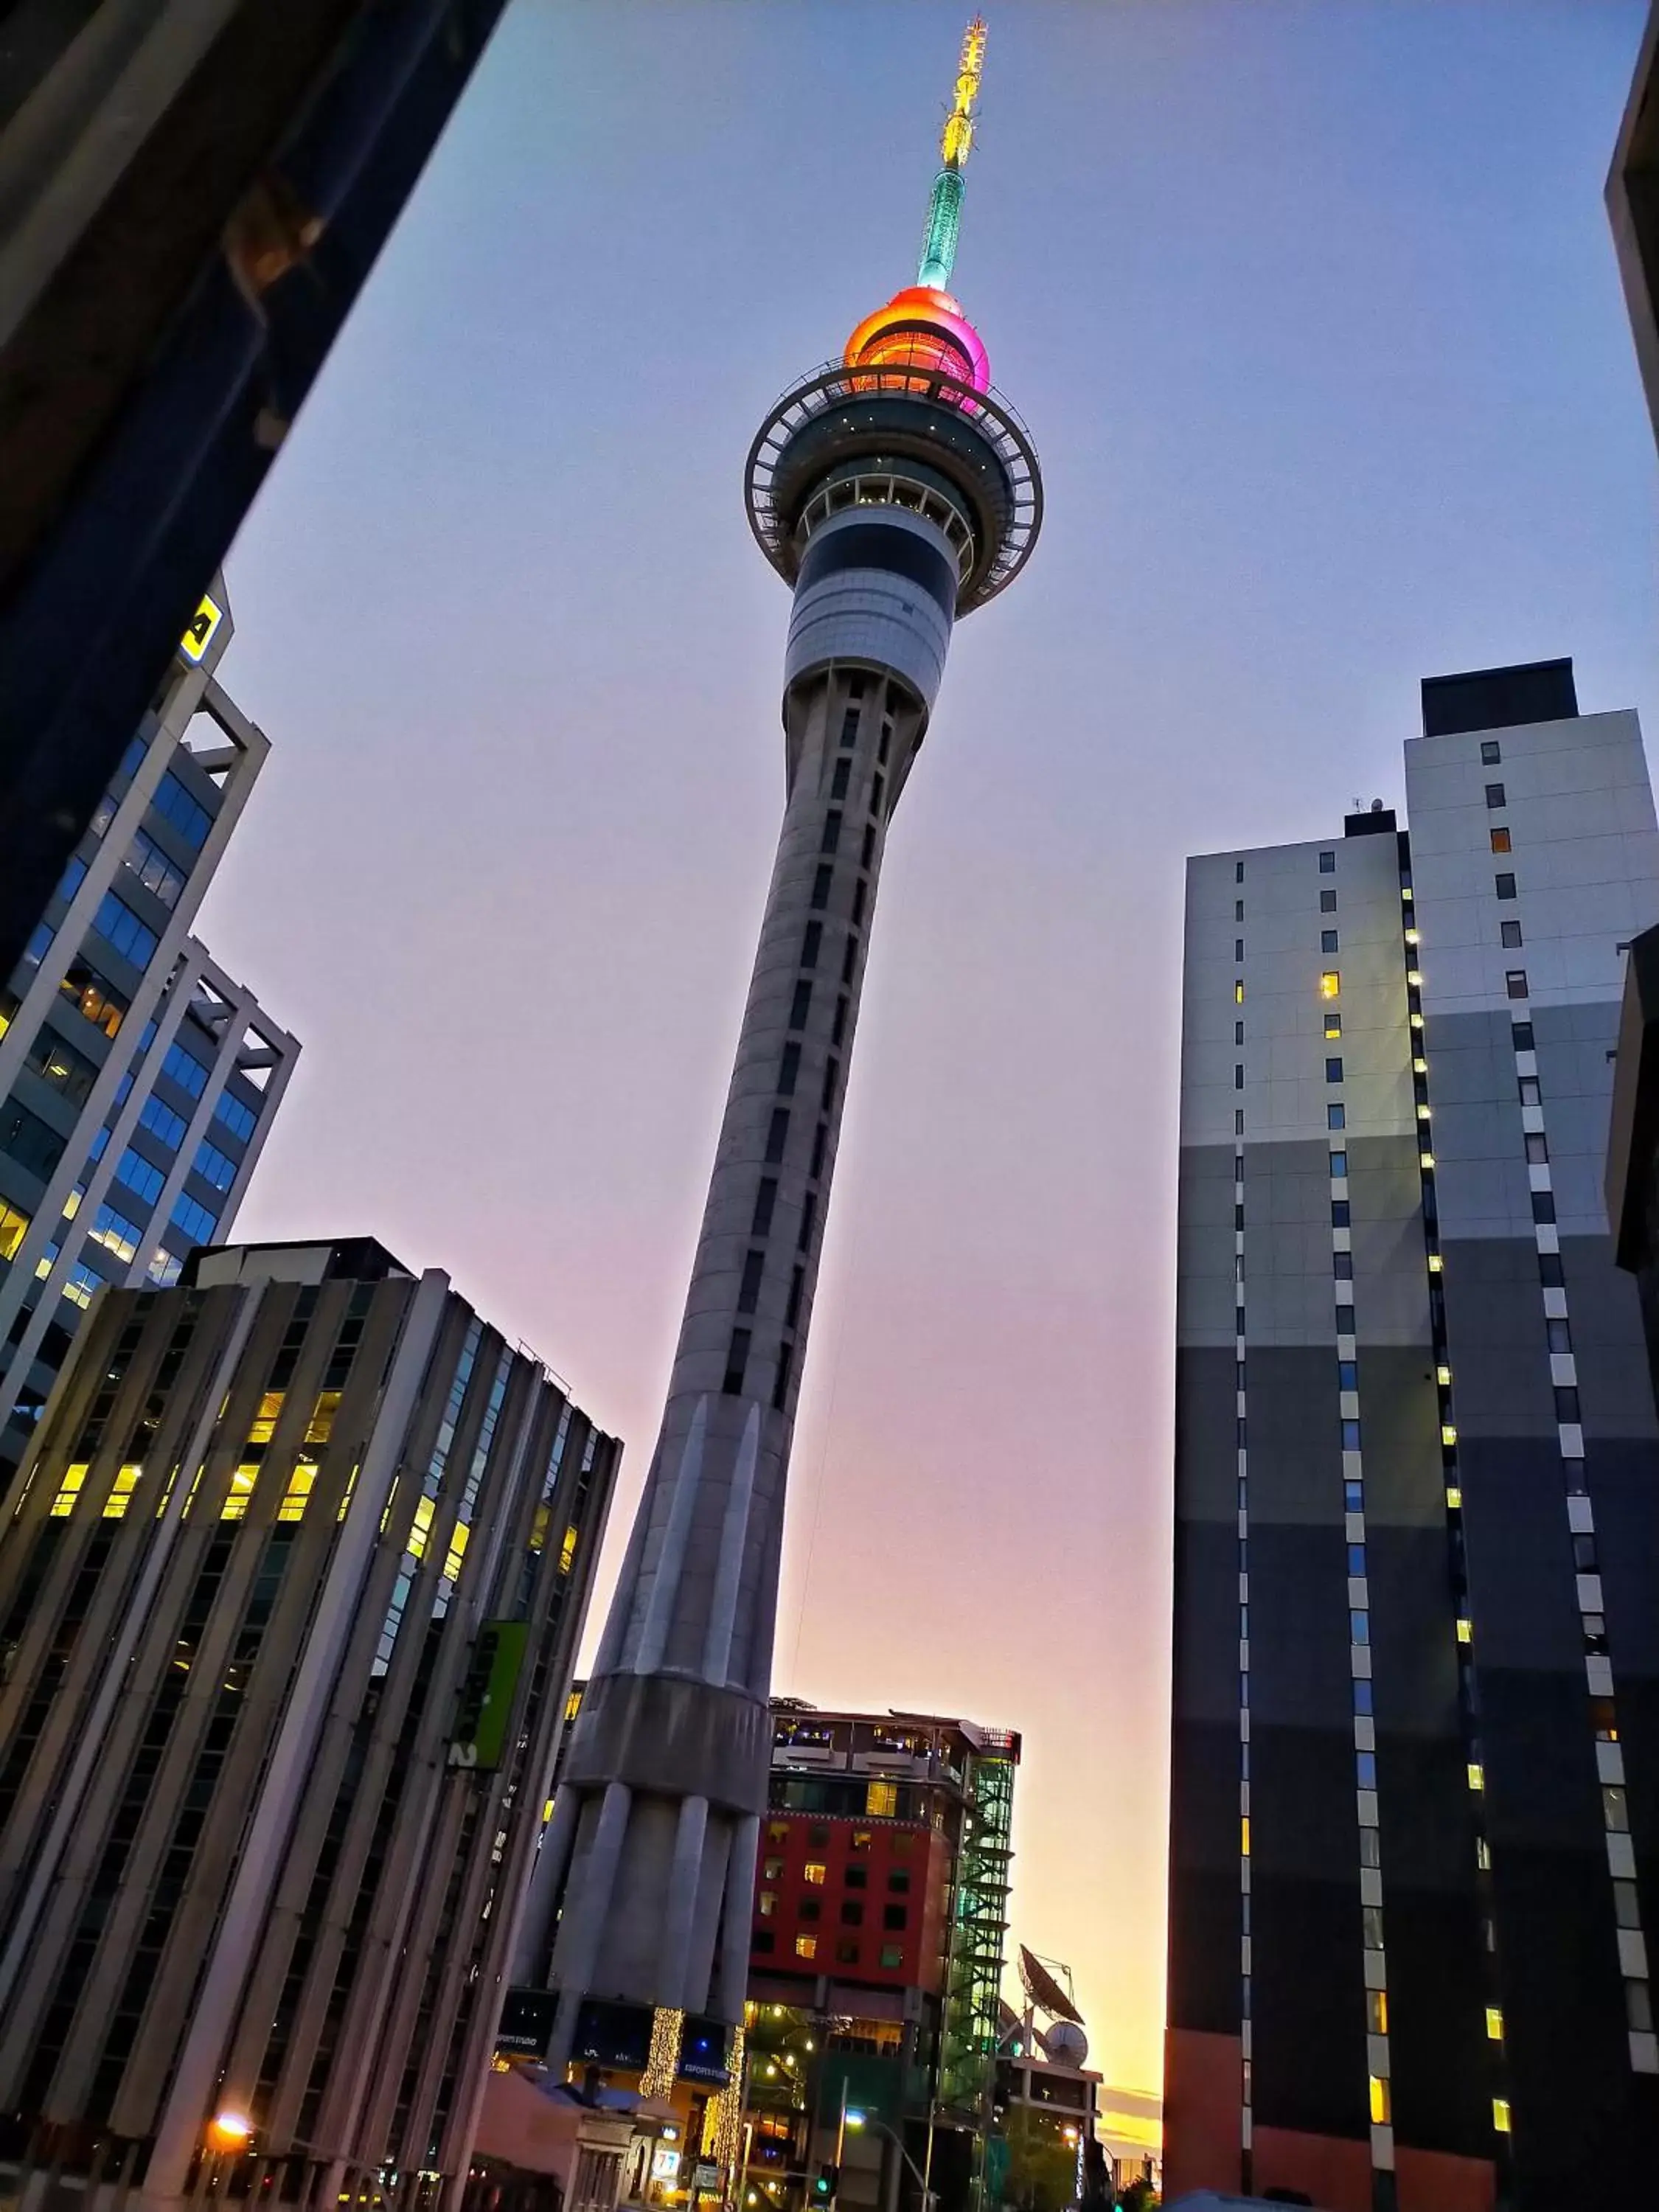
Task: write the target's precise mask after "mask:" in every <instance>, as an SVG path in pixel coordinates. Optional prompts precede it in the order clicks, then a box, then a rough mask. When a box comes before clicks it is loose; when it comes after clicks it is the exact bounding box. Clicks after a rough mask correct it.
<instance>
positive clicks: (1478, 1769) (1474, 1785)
mask: <svg viewBox="0 0 1659 2212" xmlns="http://www.w3.org/2000/svg"><path fill="white" fill-rule="evenodd" d="M1469 1787H1470V1789H1471V1790H1484V1789H1485V1788H1486V1769H1485V1767H1483V1766H1482V1765H1480V1764H1479V1762H1478V1761H1476V1760H1474V1759H1471V1760H1470V1761H1469Z"/></svg>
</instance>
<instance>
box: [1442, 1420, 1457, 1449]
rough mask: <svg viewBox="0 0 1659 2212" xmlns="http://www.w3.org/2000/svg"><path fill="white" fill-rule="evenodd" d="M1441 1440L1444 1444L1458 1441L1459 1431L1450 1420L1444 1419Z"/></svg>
mask: <svg viewBox="0 0 1659 2212" xmlns="http://www.w3.org/2000/svg"><path fill="white" fill-rule="evenodd" d="M1440 1441H1441V1443H1443V1444H1455V1443H1456V1442H1457V1431H1456V1430H1455V1428H1454V1427H1453V1426H1452V1425H1451V1423H1450V1422H1449V1421H1443V1422H1442V1423H1441V1425H1440Z"/></svg>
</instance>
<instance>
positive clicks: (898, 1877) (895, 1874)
mask: <svg viewBox="0 0 1659 2212" xmlns="http://www.w3.org/2000/svg"><path fill="white" fill-rule="evenodd" d="M887 1887H888V1888H889V1889H890V1890H891V1891H892V1892H893V1893H894V1895H895V1896H903V1895H905V1894H906V1893H908V1890H909V1887H910V1869H909V1868H908V1867H895V1868H894V1869H893V1871H892V1873H891V1874H890V1875H888V1877H887Z"/></svg>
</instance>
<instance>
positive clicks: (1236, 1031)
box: [1233, 1022, 1244, 1044]
mask: <svg viewBox="0 0 1659 2212" xmlns="http://www.w3.org/2000/svg"><path fill="white" fill-rule="evenodd" d="M1233 1042H1234V1043H1235V1044H1243V1042H1244V1024H1243V1022H1235V1023H1234V1024H1233Z"/></svg>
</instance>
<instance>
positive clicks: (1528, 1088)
mask: <svg viewBox="0 0 1659 2212" xmlns="http://www.w3.org/2000/svg"><path fill="white" fill-rule="evenodd" d="M1516 1088H1517V1089H1518V1090H1519V1091H1520V1093H1521V1103H1522V1105H1523V1106H1536V1105H1538V1104H1540V1103H1541V1100H1540V1098H1539V1095H1538V1078H1537V1077H1536V1076H1535V1075H1520V1076H1517V1077H1516Z"/></svg>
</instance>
